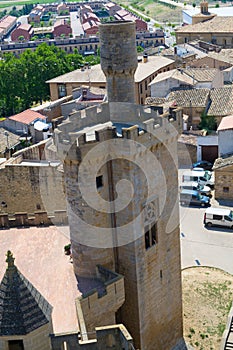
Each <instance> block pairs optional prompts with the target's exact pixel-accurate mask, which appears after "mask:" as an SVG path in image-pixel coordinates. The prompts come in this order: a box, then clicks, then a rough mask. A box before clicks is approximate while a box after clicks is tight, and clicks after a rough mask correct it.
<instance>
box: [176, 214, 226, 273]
mask: <svg viewBox="0 0 233 350" xmlns="http://www.w3.org/2000/svg"><path fill="white" fill-rule="evenodd" d="M204 212H205V208H198V207H197V208H194V207H191V208H190V207H180V236H181V238H180V239H181V266H182V269H183V268H185V267H189V266H212V267H217V268H220V269H223V270H225V271H227V272H229V273H231V274H233V230H230V229H226V228H220V227H219V228H217V227H214V228H210V229H209V228H208V229H207V228H205V227H204V225H203V217H204Z"/></svg>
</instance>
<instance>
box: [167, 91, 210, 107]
mask: <svg viewBox="0 0 233 350" xmlns="http://www.w3.org/2000/svg"><path fill="white" fill-rule="evenodd" d="M209 92H210V90H209V89H190V90H177V91H173V92H171V93H170V94H169V95H168V101H175V102H176V105H177V106H179V107H190V104H191V106H192V107H206V105H207V101H208V97H209Z"/></svg>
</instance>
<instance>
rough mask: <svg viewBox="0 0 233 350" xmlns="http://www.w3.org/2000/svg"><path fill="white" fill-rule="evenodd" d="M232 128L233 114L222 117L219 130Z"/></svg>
mask: <svg viewBox="0 0 233 350" xmlns="http://www.w3.org/2000/svg"><path fill="white" fill-rule="evenodd" d="M230 129H233V115H229V116H228V117H224V118H222V120H221V122H220V124H219V126H218V129H217V130H218V131H221V130H230Z"/></svg>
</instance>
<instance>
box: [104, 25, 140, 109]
mask: <svg viewBox="0 0 233 350" xmlns="http://www.w3.org/2000/svg"><path fill="white" fill-rule="evenodd" d="M99 33H100V47H101V49H100V59H101V67H102V70H103V72H104V74H105V76H106V79H107V95H108V101H109V102H130V103H135V83H134V73H135V71H136V69H137V65H138V62H137V50H136V30H135V23H134V22H131V21H124V22H123V21H122V22H120V21H118V22H109V23H104V24H100V25H99Z"/></svg>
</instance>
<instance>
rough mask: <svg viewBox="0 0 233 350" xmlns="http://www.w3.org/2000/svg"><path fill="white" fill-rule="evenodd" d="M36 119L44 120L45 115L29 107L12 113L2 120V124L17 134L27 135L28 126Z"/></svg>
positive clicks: (28, 132) (28, 131)
mask: <svg viewBox="0 0 233 350" xmlns="http://www.w3.org/2000/svg"><path fill="white" fill-rule="evenodd" d="M37 121H41V122H44V123H45V122H46V117H45V116H44V115H42V114H40V113H37V112H35V111H33V110H31V109H27V110H25V111H23V112H21V113H18V114H15V115H12V116H11V117H9V118H6V119H5V120H4V122H3V123H4V126H5V127H6V128H7V129H8V130H9V131H12V132H16V133H18V134H19V135H29V134H30V127H31V126H32V125H33V124H34V123H35V122H37Z"/></svg>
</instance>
